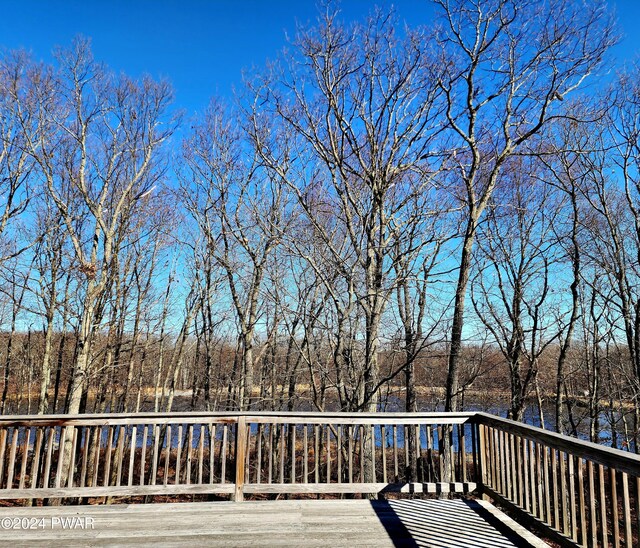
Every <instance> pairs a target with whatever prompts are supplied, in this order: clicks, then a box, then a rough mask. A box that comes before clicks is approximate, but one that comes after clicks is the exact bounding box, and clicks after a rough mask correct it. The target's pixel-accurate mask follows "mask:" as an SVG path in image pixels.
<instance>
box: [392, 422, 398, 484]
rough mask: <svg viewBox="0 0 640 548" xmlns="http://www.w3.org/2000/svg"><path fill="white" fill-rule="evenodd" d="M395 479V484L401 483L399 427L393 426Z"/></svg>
mask: <svg viewBox="0 0 640 548" xmlns="http://www.w3.org/2000/svg"><path fill="white" fill-rule="evenodd" d="M393 477H394V482H396V483H397V482H398V481H400V477H399V474H398V427H397V425H395V424H394V425H393Z"/></svg>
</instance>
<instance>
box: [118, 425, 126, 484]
mask: <svg viewBox="0 0 640 548" xmlns="http://www.w3.org/2000/svg"><path fill="white" fill-rule="evenodd" d="M126 433H127V427H126V426H124V425H122V426H119V427H118V445H117V448H116V458H117V459H118V463H117V468H116V485H120V481H121V480H120V478H121V477H122V463H123V461H124V439H125V438H126Z"/></svg>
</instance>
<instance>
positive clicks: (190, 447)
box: [176, 424, 248, 485]
mask: <svg viewBox="0 0 640 548" xmlns="http://www.w3.org/2000/svg"><path fill="white" fill-rule="evenodd" d="M247 441H248V440H247ZM186 450H187V453H186V457H187V466H186V468H187V470H186V473H187V477H186V484H187V485H191V466H192V464H193V424H190V425H189V428H188V430H187V448H186ZM176 469H177V466H176ZM176 482H177V480H176Z"/></svg>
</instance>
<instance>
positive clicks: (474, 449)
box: [427, 423, 482, 483]
mask: <svg viewBox="0 0 640 548" xmlns="http://www.w3.org/2000/svg"><path fill="white" fill-rule="evenodd" d="M469 428H470V429H471V462H472V463H473V476H472V477H473V481H475V482H477V483H482V479H479V478H478V439H477V437H478V436H477V433H476V431H477V426H476V425H475V424H473V423H470V424H469ZM428 441H429V440H428V438H427V443H428Z"/></svg>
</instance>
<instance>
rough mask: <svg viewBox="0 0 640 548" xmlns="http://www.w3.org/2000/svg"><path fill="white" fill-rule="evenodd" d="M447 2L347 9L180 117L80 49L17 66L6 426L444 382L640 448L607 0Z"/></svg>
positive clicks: (624, 130)
mask: <svg viewBox="0 0 640 548" xmlns="http://www.w3.org/2000/svg"><path fill="white" fill-rule="evenodd" d="M433 4H434V8H435V11H436V12H437V20H436V22H435V23H434V25H433V27H432V28H408V27H406V26H401V25H400V24H399V23H398V21H396V20H395V18H394V16H393V15H392V14H389V13H387V12H385V11H383V10H375V11H374V12H372V14H371V15H370V16H369V17H368V18H366V19H363V21H362V22H360V23H355V24H344V23H342V22H341V20H340V16H339V12H337V11H335V12H334V11H332V9H331V8H330V9H329V10H327V11H326V12H325V13H323V14H322V15H321V16H320V17H319V20H318V23H317V24H316V25H315V26H312V27H310V28H301V29H299V31H298V33H297V35H296V38H295V40H294V41H293V42H292V44H291V46H290V49H289V50H287V51H286V52H284V53H283V54H282V56H281V57H280V58H279V59H277V60H276V61H273V62H271V63H269V64H268V65H266V66H265V67H264V69H262V70H261V71H257V72H254V73H253V74H251V75H250V76H248V77H247V79H246V82H245V84H244V87H243V88H242V90H241V91H240V92H239V93H238V94H237V97H236V99H235V100H234V101H230V102H228V103H225V102H223V101H221V100H214V101H212V103H211V105H210V107H209V108H208V109H207V110H206V111H205V112H203V113H201V114H199V115H197V116H196V117H195V118H193V119H188V120H185V119H184V118H183V117H182V116H181V115H180V113H179V111H178V109H177V108H176V106H175V105H173V104H172V90H171V86H170V85H169V83H167V82H164V81H155V80H153V79H151V78H148V77H144V78H138V79H136V78H130V77H128V76H126V75H122V74H114V73H112V72H111V71H110V70H109V69H108V68H107V67H105V66H104V65H103V64H101V63H99V62H98V61H96V60H95V59H94V58H93V56H92V53H91V51H90V47H89V43H88V41H86V40H83V39H78V40H76V41H75V42H74V43H73V45H72V46H71V47H70V48H69V49H62V50H58V51H57V53H56V61H55V62H54V63H53V64H46V63H38V62H35V61H34V60H33V59H32V58H30V57H29V55H27V54H25V53H23V52H7V53H4V54H3V55H2V56H1V59H0V113H1V116H0V135H1V141H2V150H1V151H0V184H1V187H0V206H1V207H0V210H1V211H0V273H1V276H2V282H1V284H0V288H1V292H0V293H1V296H0V298H1V302H0V328H1V330H2V336H1V338H0V368H1V371H2V375H1V377H2V379H1V383H2V387H3V392H2V399H1V402H0V406H1V408H0V412H2V413H14V412H17V411H21V410H22V411H23V410H25V409H28V410H29V411H31V412H38V413H44V412H51V411H55V412H68V413H77V412H83V411H93V410H98V411H102V410H106V411H136V410H139V409H141V408H142V407H145V408H152V409H156V410H171V409H172V408H174V405H175V398H176V397H177V396H178V395H180V392H179V391H180V390H193V392H192V393H191V392H190V393H189V397H190V398H191V402H190V405H191V406H195V407H197V408H206V409H249V408H277V409H299V408H314V409H326V408H329V407H331V408H338V409H342V410H349V411H354V410H369V411H372V410H378V409H381V408H387V407H388V406H389V405H390V402H391V401H400V402H401V405H402V406H403V407H404V408H406V409H407V410H410V411H411V410H416V409H418V408H421V407H424V406H425V403H424V399H422V398H424V397H425V396H424V394H425V391H428V390H430V389H433V388H438V387H440V388H442V395H441V399H439V400H437V401H439V402H440V403H441V404H442V406H443V407H444V408H445V409H446V410H457V409H460V408H461V407H462V406H463V405H464V403H465V402H468V399H467V398H465V394H469V393H470V392H471V391H474V390H476V391H478V390H479V391H480V392H483V393H484V394H487V393H491V394H495V397H496V398H501V397H502V398H503V399H504V404H505V409H506V410H507V411H508V414H509V416H511V417H513V418H516V419H522V418H523V417H524V413H525V410H526V408H527V405H529V403H530V402H531V401H534V402H535V403H536V406H537V410H538V414H539V415H540V416H539V418H540V419H542V420H543V421H546V422H547V424H548V425H550V426H551V427H557V429H558V430H560V431H573V432H574V433H575V432H577V430H578V429H579V428H580V427H581V423H584V422H585V421H586V423H588V425H589V432H590V435H591V437H592V439H597V437H598V433H599V431H600V429H601V428H602V427H603V426H602V421H603V420H605V419H603V416H608V417H610V420H611V422H616V421H618V420H624V425H625V428H626V429H625V432H626V435H627V439H628V441H629V442H630V443H632V444H634V445H633V446H634V447H635V440H636V438H637V433H638V429H639V428H640V399H639V398H638V396H639V395H640V292H639V291H640V285H639V282H640V199H639V198H640V171H639V167H640V149H639V145H638V135H639V130H640V85H639V84H638V81H639V80H638V76H639V75H640V71H639V70H638V69H637V68H634V67H631V68H629V67H626V68H623V67H620V68H619V72H615V73H614V72H613V71H612V70H611V59H610V58H609V57H608V51H609V49H610V47H611V46H612V45H614V44H615V42H616V40H617V35H616V32H615V29H614V25H613V24H612V16H611V13H610V12H609V11H608V10H607V6H606V5H605V4H604V3H602V2H589V3H588V4H587V5H584V4H583V3H582V2H566V1H564V0H549V1H548V2H537V1H531V2H522V1H517V2H516V1H512V0H483V1H480V2H475V3H470V2H467V1H466V0H456V1H444V0H434V1H433ZM502 392H504V393H505V394H506V395H504V396H502V395H501V394H502ZM436 403H437V402H436ZM546 403H549V404H550V405H551V407H552V413H551V414H552V415H553V416H552V417H547V416H545V415H544V413H543V411H544V410H545V408H546V407H545V405H546ZM187 405H189V404H187ZM578 405H579V409H578V408H577V406H578ZM614 426H615V425H614Z"/></svg>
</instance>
